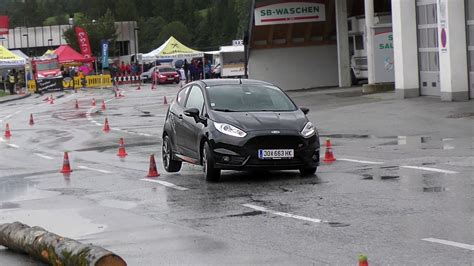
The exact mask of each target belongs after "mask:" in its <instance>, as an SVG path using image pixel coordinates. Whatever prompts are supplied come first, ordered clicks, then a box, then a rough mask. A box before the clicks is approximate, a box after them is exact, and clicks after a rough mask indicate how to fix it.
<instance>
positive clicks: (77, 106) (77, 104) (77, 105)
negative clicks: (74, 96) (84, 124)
mask: <svg viewBox="0 0 474 266" xmlns="http://www.w3.org/2000/svg"><path fill="white" fill-rule="evenodd" d="M75 107H76V109H79V102H78V101H77V100H76V106H75Z"/></svg>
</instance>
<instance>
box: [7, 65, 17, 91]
mask: <svg viewBox="0 0 474 266" xmlns="http://www.w3.org/2000/svg"><path fill="white" fill-rule="evenodd" d="M16 79H17V76H16V70H15V69H12V70H10V72H9V73H8V90H9V91H10V94H15V86H16Z"/></svg>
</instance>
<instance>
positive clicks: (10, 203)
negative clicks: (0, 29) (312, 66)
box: [0, 85, 474, 265]
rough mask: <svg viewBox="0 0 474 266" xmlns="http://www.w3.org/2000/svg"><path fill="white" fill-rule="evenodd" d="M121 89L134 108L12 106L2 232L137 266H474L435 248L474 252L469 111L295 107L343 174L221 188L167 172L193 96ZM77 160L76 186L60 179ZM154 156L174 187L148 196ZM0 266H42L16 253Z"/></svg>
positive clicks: (407, 103) (349, 102) (242, 176)
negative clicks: (170, 131)
mask: <svg viewBox="0 0 474 266" xmlns="http://www.w3.org/2000/svg"><path fill="white" fill-rule="evenodd" d="M121 89H122V90H123V91H124V95H125V97H122V98H115V97H114V94H113V92H112V91H111V90H108V89H103V90H86V91H80V92H78V93H77V94H74V93H59V92H58V93H53V95H54V96H55V98H56V101H55V104H53V105H51V104H48V103H45V102H44V101H43V99H44V98H45V97H46V96H41V97H38V96H32V97H29V98H27V99H23V100H20V101H17V102H14V104H12V103H9V104H7V105H5V104H4V105H0V120H1V121H2V122H1V123H0V125H1V127H2V129H3V128H4V126H5V123H9V124H10V127H11V130H12V135H13V136H12V137H11V138H10V139H5V138H4V137H3V136H2V139H1V140H0V151H1V152H0V223H4V222H11V221H15V220H19V221H21V222H24V223H27V224H29V225H38V226H42V227H44V228H46V229H48V230H51V231H53V232H55V233H58V234H61V235H64V236H66V237H73V238H75V239H78V240H80V241H84V242H90V243H94V244H97V245H102V246H104V247H105V248H107V249H110V250H112V251H114V252H116V253H117V254H119V255H121V256H122V257H124V258H125V260H126V261H127V262H128V263H129V265H157V264H219V265H222V264H277V265H295V264H304V265H306V264H317V265H320V264H339V265H347V264H349V265H350V264H355V263H357V256H358V254H359V253H364V254H367V255H368V258H369V262H370V263H371V264H373V263H375V264H376V265H377V264H378V265H382V264H384V265H385V264H393V265H405V264H419V265H432V264H447V265H469V264H472V252H473V251H472V250H469V249H466V248H465V247H464V248H462V247H457V246H452V245H445V244H439V243H433V242H427V241H424V240H423V239H426V238H435V239H442V240H448V241H454V242H458V243H463V244H468V245H471V246H472V245H474V230H472V224H473V222H474V220H473V217H474V215H473V210H474V208H473V202H474V201H473V195H474V194H473V181H474V180H473V175H472V173H473V172H474V166H473V160H474V159H473V158H474V156H473V150H472V147H473V130H472V117H470V116H465V115H461V114H466V113H470V111H469V108H471V109H472V107H470V105H469V103H452V104H447V103H441V102H439V100H436V99H430V98H419V99H413V100H412V99H410V100H394V99H392V98H393V97H392V98H391V96H390V95H389V94H384V96H383V97H380V96H377V95H369V96H360V95H359V94H348V95H346V94H344V97H342V96H340V95H339V94H337V93H336V94H335V93H320V92H314V91H307V92H291V93H289V94H290V96H292V97H293V99H294V100H295V101H296V102H297V103H298V104H300V106H305V107H309V108H310V109H311V112H310V114H309V117H310V120H311V121H312V122H313V123H315V125H317V127H318V128H319V130H320V134H321V140H324V139H325V138H330V139H331V141H332V144H333V151H334V153H335V156H336V158H337V161H336V162H334V163H332V164H322V165H321V166H320V167H319V169H318V172H317V176H314V177H306V178H302V177H300V176H299V174H298V173H297V172H296V171H271V172H233V171H225V172H224V173H223V178H222V181H221V182H220V183H217V184H211V183H206V182H205V181H204V179H203V177H202V174H201V171H202V170H201V168H200V167H198V166H191V165H184V167H183V169H182V171H181V172H179V173H177V174H169V173H165V172H164V171H163V168H162V165H161V154H160V150H161V139H160V135H161V128H162V125H163V122H164V117H165V114H166V110H167V106H166V105H164V104H163V97H164V96H166V97H167V99H168V101H170V100H172V99H173V98H174V96H175V93H176V92H177V90H178V88H177V87H176V86H174V85H164V86H159V87H158V89H157V90H155V91H152V90H151V89H150V86H149V85H148V86H144V87H142V90H139V91H137V90H136V87H133V86H121ZM92 98H94V99H95V100H96V102H97V106H96V107H95V108H94V107H92V106H91V101H92ZM76 99H77V100H78V103H79V109H75V108H74V104H75V100H76ZM102 100H105V101H106V106H107V107H106V110H101V107H100V104H101V103H102ZM400 110H403V112H400ZM30 113H33V115H34V117H35V125H34V126H30V125H28V119H29V115H30ZM410 113H416V114H417V115H416V116H415V115H407V114H410ZM105 118H108V121H109V123H110V127H111V129H112V130H111V131H110V132H109V133H105V132H103V130H102V128H103V123H104V120H105ZM2 135H3V134H2ZM121 137H123V138H124V139H125V146H126V149H127V153H128V156H127V157H125V158H123V159H121V158H119V157H118V156H117V155H116V154H117V149H118V140H119V138H121ZM323 148H324V147H323ZM64 151H69V159H70V162H71V166H72V168H73V172H72V173H71V174H69V175H63V174H60V173H59V170H60V169H61V166H62V163H63V152H64ZM152 153H154V154H155V155H156V159H157V161H158V171H159V172H160V174H161V176H160V177H159V178H157V179H156V180H153V181H156V182H144V181H142V179H144V178H145V176H146V174H147V171H148V162H149V161H148V160H149V156H150V154H152ZM180 188H181V189H180ZM0 265H37V263H36V262H34V261H32V260H31V259H29V258H28V257H26V256H23V255H18V254H14V253H12V252H9V251H7V250H4V249H2V248H0Z"/></svg>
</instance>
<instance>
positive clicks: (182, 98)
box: [176, 86, 189, 106]
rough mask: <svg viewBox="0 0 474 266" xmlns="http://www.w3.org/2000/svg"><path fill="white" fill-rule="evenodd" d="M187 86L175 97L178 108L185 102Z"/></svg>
mask: <svg viewBox="0 0 474 266" xmlns="http://www.w3.org/2000/svg"><path fill="white" fill-rule="evenodd" d="M188 91H189V86H188V87H185V88H183V89H182V90H180V91H179V92H178V96H177V97H176V101H177V102H178V104H179V105H180V106H184V101H185V100H186V94H188Z"/></svg>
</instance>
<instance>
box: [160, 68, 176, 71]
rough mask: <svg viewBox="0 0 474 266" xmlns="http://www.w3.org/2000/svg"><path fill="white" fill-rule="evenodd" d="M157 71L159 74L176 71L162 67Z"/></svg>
mask: <svg viewBox="0 0 474 266" xmlns="http://www.w3.org/2000/svg"><path fill="white" fill-rule="evenodd" d="M158 71H160V72H175V71H176V70H174V69H173V68H171V67H163V68H159V69H158Z"/></svg>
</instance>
